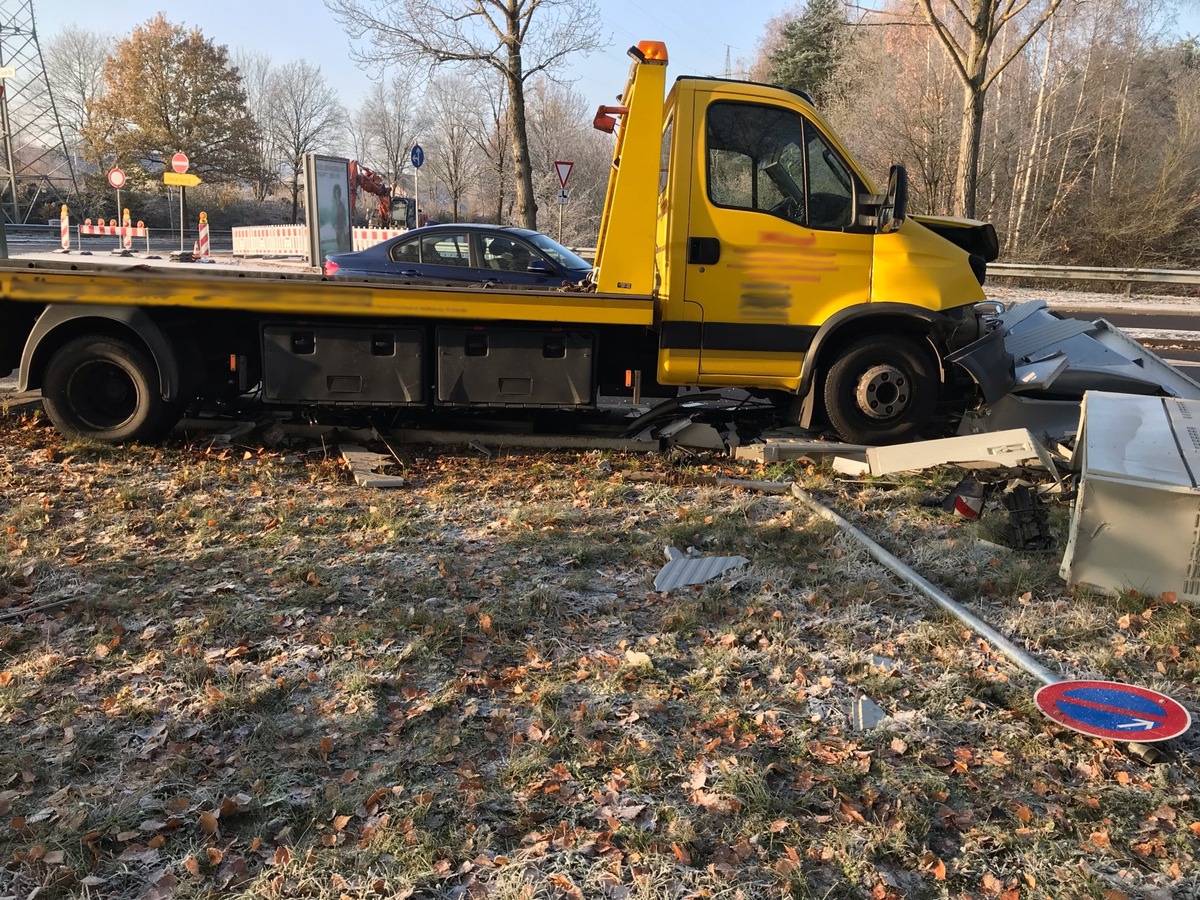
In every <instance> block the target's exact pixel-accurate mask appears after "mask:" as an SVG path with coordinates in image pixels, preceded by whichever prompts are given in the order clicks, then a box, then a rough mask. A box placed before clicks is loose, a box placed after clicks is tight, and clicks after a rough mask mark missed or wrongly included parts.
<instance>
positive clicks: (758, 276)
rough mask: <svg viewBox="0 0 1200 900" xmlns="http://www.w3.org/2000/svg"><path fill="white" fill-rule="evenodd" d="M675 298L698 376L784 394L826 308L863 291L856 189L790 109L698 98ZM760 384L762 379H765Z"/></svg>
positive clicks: (825, 143)
mask: <svg viewBox="0 0 1200 900" xmlns="http://www.w3.org/2000/svg"><path fill="white" fill-rule="evenodd" d="M694 96H695V103H696V108H695V110H694V116H695V119H694V121H695V122H696V123H697V134H698V136H699V138H700V139H699V140H697V141H696V142H695V146H694V149H693V150H691V151H690V152H692V153H694V154H696V157H695V158H693V160H692V167H693V171H694V172H695V173H696V177H693V178H692V179H691V198H690V202H689V211H688V212H689V215H688V241H687V273H686V276H685V284H684V290H685V297H686V299H687V300H688V301H689V302H690V303H696V304H698V305H699V306H701V307H702V308H703V324H702V327H701V329H700V335H699V340H700V344H701V346H700V380H701V383H704V382H705V381H712V382H718V381H719V382H725V383H737V376H749V377H753V378H754V379H755V381H756V383H758V384H760V385H762V384H764V383H767V384H770V383H774V384H776V386H778V387H780V388H782V389H794V388H795V387H796V385H797V384H798V382H799V375H800V366H801V363H802V361H803V356H804V353H805V352H806V351H807V349H808V347H809V345H810V344H811V342H812V338H813V336H814V335H815V334H816V332H817V329H818V328H819V327H820V326H821V324H822V323H823V322H825V320H826V319H828V318H829V316H830V315H832V314H833V313H834V312H836V311H837V310H839V309H842V308H844V307H847V306H850V305H852V304H856V303H865V302H867V300H868V298H869V295H870V278H871V250H872V241H873V234H872V231H871V229H869V228H865V227H860V226H856V225H855V216H856V210H855V202H856V197H857V195H858V193H859V192H860V190H862V189H863V188H862V185H861V183H860V182H859V181H858V180H857V179H856V176H855V175H854V173H853V171H852V170H851V168H850V166H849V165H848V164H847V163H846V162H845V161H844V160H843V159H842V157H841V155H840V154H839V153H838V152H837V150H836V149H835V146H834V145H833V143H832V142H831V141H829V140H827V139H826V137H825V136H824V135H823V134H822V133H821V131H820V129H818V128H817V127H816V125H814V123H813V122H812V121H810V120H809V119H808V118H807V117H805V116H804V115H802V114H801V112H799V111H797V110H795V109H788V108H785V107H780V106H771V105H767V104H764V103H761V102H759V103H755V102H751V101H750V100H748V99H745V100H743V99H741V98H738V97H737V96H736V95H727V94H718V93H716V92H706V91H697V92H696V94H695V95H694ZM764 379H766V382H764Z"/></svg>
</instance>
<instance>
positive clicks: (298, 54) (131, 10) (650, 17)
mask: <svg viewBox="0 0 1200 900" xmlns="http://www.w3.org/2000/svg"><path fill="white" fill-rule="evenodd" d="M868 2H869V0H868ZM1180 5H1181V7H1183V8H1184V9H1185V10H1186V12H1182V13H1180V15H1179V18H1178V25H1177V31H1178V33H1180V34H1200V0H1180ZM597 6H598V7H599V8H600V10H601V13H600V15H601V20H602V21H601V34H602V37H603V38H605V39H609V38H611V40H610V41H609V45H608V47H607V48H606V49H604V50H602V51H599V52H597V53H594V54H592V55H591V56H589V57H586V58H581V59H577V60H575V61H573V62H572V64H571V66H570V71H569V72H566V73H563V74H564V75H565V77H566V78H568V79H570V80H572V81H573V82H574V85H575V88H576V90H578V91H579V92H580V93H582V94H583V96H584V97H585V98H586V99H587V101H588V105H589V106H591V107H595V106H597V105H599V104H601V103H612V102H613V101H614V97H615V95H616V94H617V93H618V92H619V91H620V90H621V89H622V88H623V87H624V85H625V76H626V74H627V73H628V70H629V59H628V57H627V56H626V55H625V51H626V49H628V47H629V46H630V45H631V44H634V43H636V42H637V41H639V40H647V39H651V40H663V41H666V42H667V49H668V52H669V54H670V59H671V62H670V67H669V69H668V70H667V74H668V78H674V77H675V76H677V75H720V74H722V73H723V72H724V69H725V54H726V47H727V46H728V48H729V53H730V55H731V57H732V59H733V64H734V67H735V68H736V67H737V63H738V61H739V60H746V61H749V60H751V59H753V57H754V55H755V52H756V49H757V46H758V43H759V41H760V39H761V38H762V36H763V32H764V30H765V26H766V23H767V20H768V19H770V18H771V17H773V16H775V15H777V14H779V13H780V12H782V11H783V10H785V9H791V8H794V7H795V6H797V0H769V2H762V0H748V2H747V0H742V2H738V0H597ZM160 10H161V11H162V12H163V13H164V14H165V15H166V16H167V18H168V19H169V20H170V21H172V22H176V23H182V24H184V25H187V26H189V27H192V26H198V27H199V28H200V29H201V31H203V32H204V33H205V35H206V36H207V37H209V38H210V39H212V40H215V41H216V42H217V43H221V44H225V45H226V46H228V47H229V48H230V49H231V50H233V49H236V48H239V47H240V48H243V49H246V50H254V51H260V52H264V53H267V54H268V55H270V56H271V57H272V59H274V60H275V62H277V63H285V62H288V61H289V60H291V59H296V58H304V59H307V60H308V61H309V62H312V63H314V64H319V65H320V66H321V70H322V71H323V72H324V73H325V75H326V77H327V78H328V79H329V81H330V83H331V84H333V86H334V87H335V88H337V89H338V90H339V91H340V92H341V94H342V97H343V103H344V104H345V105H346V106H347V107H348V108H350V109H354V108H356V107H357V106H358V105H359V103H360V101H361V100H362V98H363V96H364V95H365V93H366V88H367V85H368V83H369V78H368V76H367V75H366V74H364V73H363V72H362V71H361V70H359V69H358V68H357V67H356V66H355V64H354V63H353V62H352V61H351V60H350V58H349V56H350V45H349V41H348V39H347V38H346V35H345V32H344V31H343V30H342V28H341V26H340V25H339V24H338V23H337V22H336V20H335V19H334V18H333V16H332V15H331V14H330V13H329V11H328V10H327V9H326V8H325V6H324V4H323V3H322V2H321V0H289V2H287V3H286V4H280V3H277V2H267V3H255V2H253V0H250V2H247V0H159V2H157V3H151V4H147V3H145V2H137V0H102V2H92V3H85V2H80V0H34V12H35V15H36V18H37V28H38V36H39V38H40V40H41V41H42V42H43V43H45V42H47V41H49V40H50V39H51V38H53V37H54V35H55V34H57V33H58V32H59V31H60V30H61V29H62V28H63V27H64V26H65V25H68V24H72V23H74V24H76V25H79V26H81V27H83V28H87V29H90V30H93V31H107V32H111V33H114V34H116V35H118V36H124V35H126V34H128V33H129V32H130V31H131V30H132V29H133V28H134V27H136V26H137V25H139V24H141V23H143V22H145V21H146V20H147V19H150V18H152V17H153V16H154V15H155V14H156V13H157V12H158V11H160Z"/></svg>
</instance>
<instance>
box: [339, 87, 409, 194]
mask: <svg viewBox="0 0 1200 900" xmlns="http://www.w3.org/2000/svg"><path fill="white" fill-rule="evenodd" d="M420 109H421V101H420V98H419V97H418V95H417V83H416V79H415V78H414V76H413V74H412V71H411V70H408V69H403V68H401V69H399V70H397V71H395V72H393V73H392V74H391V76H390V77H389V78H387V79H386V80H385V81H378V82H376V83H375V84H373V85H372V86H371V92H370V93H369V94H368V95H367V99H366V100H364V101H363V104H362V106H361V107H359V111H358V113H357V114H356V116H355V122H356V123H357V125H356V127H357V129H358V130H359V131H360V132H361V138H360V140H361V144H362V149H363V151H364V152H362V153H360V154H359V156H358V159H359V160H361V161H363V162H364V163H366V165H367V166H368V167H369V168H372V169H375V170H376V171H378V172H380V173H382V174H383V175H384V176H385V177H386V178H387V179H388V180H389V181H390V182H391V183H392V184H393V185H399V184H400V183H401V180H402V179H403V177H404V171H405V169H406V168H407V167H408V164H409V158H410V157H409V153H410V151H411V150H412V145H413V143H414V142H415V141H416V138H417V133H418V131H419V130H420V128H421V125H422V121H421V115H420Z"/></svg>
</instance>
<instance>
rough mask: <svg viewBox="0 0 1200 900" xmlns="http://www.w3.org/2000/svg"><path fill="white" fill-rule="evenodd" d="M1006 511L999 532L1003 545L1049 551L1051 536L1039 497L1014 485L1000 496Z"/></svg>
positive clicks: (1031, 491) (1024, 488) (1014, 548)
mask: <svg viewBox="0 0 1200 900" xmlns="http://www.w3.org/2000/svg"><path fill="white" fill-rule="evenodd" d="M1001 502H1002V503H1003V504H1004V508H1005V509H1007V510H1008V522H1007V523H1006V524H1005V525H1004V528H1003V529H1002V537H1001V539H1002V540H1003V541H1004V545H1005V546H1006V547H1009V548H1011V549H1013V550H1053V549H1054V535H1053V534H1052V533H1051V531H1050V517H1049V515H1048V514H1047V512H1046V507H1045V505H1044V504H1043V503H1042V498H1041V497H1039V496H1038V494H1037V492H1036V491H1034V490H1030V488H1029V487H1028V486H1026V485H1023V484H1018V485H1015V486H1014V487H1013V488H1012V490H1009V491H1005V493H1004V494H1003V496H1002V497H1001Z"/></svg>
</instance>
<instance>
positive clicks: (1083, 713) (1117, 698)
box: [1033, 681, 1192, 743]
mask: <svg viewBox="0 0 1200 900" xmlns="http://www.w3.org/2000/svg"><path fill="white" fill-rule="evenodd" d="M1033 701H1034V703H1036V704H1037V706H1038V709H1040V710H1041V711H1042V712H1043V713H1045V714H1046V715H1047V716H1049V717H1050V718H1051V719H1053V720H1054V721H1055V722H1058V724H1060V725H1065V726H1066V727H1067V728H1070V729H1072V730H1074V731H1078V732H1080V733H1081V734H1089V735H1091V736H1092V737H1100V738H1108V739H1109V740H1113V741H1141V742H1143V743H1149V742H1152V741H1166V740H1170V739H1171V738H1173V737H1179V735H1181V734H1183V733H1184V732H1185V731H1187V730H1188V728H1190V727H1191V725H1192V717H1191V714H1190V713H1189V712H1188V711H1187V710H1186V709H1184V708H1183V707H1182V706H1181V705H1180V704H1179V703H1177V702H1175V701H1174V700H1172V699H1171V698H1170V697H1168V696H1166V695H1165V694H1160V693H1158V692H1157V691H1152V690H1149V689H1148V688H1141V687H1135V686H1134V685H1131V684H1121V683H1120V682H1118V681H1059V682H1057V683H1055V684H1048V685H1046V686H1045V687H1043V688H1040V689H1039V690H1038V692H1037V693H1036V694H1034V695H1033Z"/></svg>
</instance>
